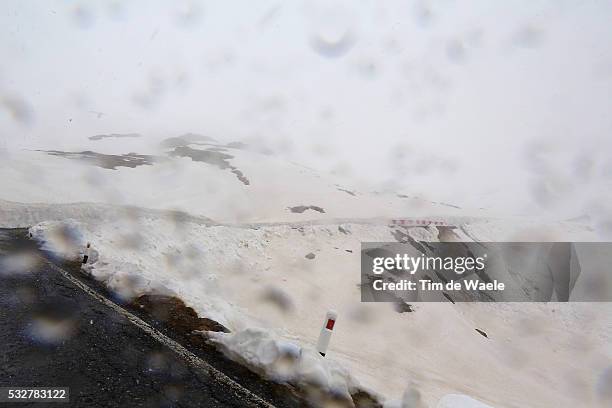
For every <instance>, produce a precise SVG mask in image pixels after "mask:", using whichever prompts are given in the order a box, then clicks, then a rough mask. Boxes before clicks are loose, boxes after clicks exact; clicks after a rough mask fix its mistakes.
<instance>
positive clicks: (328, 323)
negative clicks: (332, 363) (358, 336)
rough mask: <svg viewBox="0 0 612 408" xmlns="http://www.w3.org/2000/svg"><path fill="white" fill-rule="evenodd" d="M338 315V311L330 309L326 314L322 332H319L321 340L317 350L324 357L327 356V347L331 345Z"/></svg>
mask: <svg viewBox="0 0 612 408" xmlns="http://www.w3.org/2000/svg"><path fill="white" fill-rule="evenodd" d="M337 317H338V313H336V312H335V311H333V310H330V311H328V312H327V314H326V315H325V322H324V323H323V328H322V329H321V334H319V341H317V351H318V352H319V354H320V355H322V356H323V357H325V353H327V347H328V346H329V341H330V340H331V335H332V332H333V330H334V325H335V324H336V319H337Z"/></svg>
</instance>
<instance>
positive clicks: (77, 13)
mask: <svg viewBox="0 0 612 408" xmlns="http://www.w3.org/2000/svg"><path fill="white" fill-rule="evenodd" d="M72 19H73V21H74V23H75V24H76V26H77V27H79V28H82V29H87V28H90V27H91V26H92V25H93V23H94V20H95V16H94V14H93V12H92V11H91V10H90V9H89V7H88V6H86V5H84V4H79V5H77V6H76V7H75V8H74V10H73V11H72Z"/></svg>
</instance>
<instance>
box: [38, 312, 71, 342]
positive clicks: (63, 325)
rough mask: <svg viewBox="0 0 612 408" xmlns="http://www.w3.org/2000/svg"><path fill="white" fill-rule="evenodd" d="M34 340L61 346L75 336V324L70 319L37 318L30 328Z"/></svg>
mask: <svg viewBox="0 0 612 408" xmlns="http://www.w3.org/2000/svg"><path fill="white" fill-rule="evenodd" d="M28 332H29V335H30V336H31V337H32V339H33V340H35V341H37V342H40V343H43V344H51V345H54V344H59V343H62V342H64V341H65V340H67V339H69V338H70V337H72V336H73V335H74V332H75V322H74V321H73V320H72V319H68V318H58V317H48V316H37V317H34V318H33V319H32V322H31V323H30V325H29V328H28Z"/></svg>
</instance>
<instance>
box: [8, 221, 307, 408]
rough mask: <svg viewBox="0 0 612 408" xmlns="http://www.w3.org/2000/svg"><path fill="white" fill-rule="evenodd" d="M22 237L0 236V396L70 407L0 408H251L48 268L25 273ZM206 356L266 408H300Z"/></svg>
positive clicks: (28, 268) (27, 249) (17, 233)
mask: <svg viewBox="0 0 612 408" xmlns="http://www.w3.org/2000/svg"><path fill="white" fill-rule="evenodd" d="M25 235H26V232H25V230H23V229H16V230H0V350H1V352H0V387H69V388H70V401H69V403H68V404H60V403H48V402H44V403H41V402H38V403H34V402H21V403H8V404H6V405H7V406H16V407H23V406H32V407H41V406H58V407H61V406H75V407H246V406H254V404H253V402H252V401H250V400H249V398H245V397H243V396H241V395H240V392H239V391H238V392H237V391H236V389H229V388H231V387H228V386H227V384H226V383H224V382H223V381H219V379H218V378H216V376H214V375H211V373H210V372H207V370H203V369H201V367H197V365H194V364H191V363H190V362H189V359H186V358H184V356H181V355H180V354H177V353H176V351H175V350H173V349H172V348H171V347H168V346H167V345H164V344H163V342H160V341H159V339H156V338H154V337H153V336H151V335H150V333H147V332H146V331H144V330H142V328H141V327H138V326H137V325H135V324H134V323H133V322H132V321H130V319H129V318H126V317H125V316H124V315H122V314H121V313H118V312H117V310H115V309H113V308H112V307H109V306H108V305H106V304H104V303H102V302H100V301H98V300H96V299H95V298H94V297H92V296H91V295H90V294H88V293H87V292H85V291H84V290H82V288H79V287H78V285H75V284H74V283H73V282H71V281H70V280H69V279H66V277H65V276H62V274H61V273H59V272H58V270H57V269H56V268H54V267H52V266H51V265H50V264H49V263H47V262H43V261H42V260H40V259H39V258H38V259H39V262H37V263H36V264H34V265H29V264H27V263H25V264H24V262H22V261H23V260H24V259H26V260H27V259H30V260H33V259H35V258H34V257H26V256H24V255H23V254H37V255H40V252H39V251H38V249H37V248H36V247H35V245H34V243H33V242H32V241H30V240H28V239H27V237H26V236H25ZM20 254H21V255H20ZM20 260H21V261H20ZM15 264H16V266H15ZM73 268H74V267H73ZM74 272H75V271H72V273H74ZM166 334H168V333H166ZM209 353H210V354H211V358H212V360H214V365H215V366H216V369H219V370H220V371H225V370H224V368H226V369H227V371H229V373H228V377H227V378H230V377H231V378H232V379H233V381H241V380H243V381H244V383H245V384H246V385H245V387H246V389H251V390H253V389H254V390H255V391H254V392H255V393H256V394H257V395H258V396H260V397H261V398H263V399H264V400H266V401H267V402H271V403H272V404H273V405H274V406H279V407H280V406H298V405H302V403H300V400H298V399H297V397H295V396H294V395H291V393H290V392H289V391H287V392H285V390H283V389H282V387H281V389H280V390H279V388H278V386H274V385H271V384H269V383H268V382H266V381H264V380H261V379H259V378H258V377H257V376H255V375H254V374H253V373H251V372H250V371H248V370H246V369H244V368H241V367H239V366H237V365H236V364H235V363H232V362H229V361H224V360H223V358H222V357H220V355H219V354H218V353H217V354H215V353H214V352H209ZM201 357H205V356H202V355H200V356H199V357H198V358H201ZM213 370H214V369H213ZM238 388H240V387H238ZM255 405H257V404H255Z"/></svg>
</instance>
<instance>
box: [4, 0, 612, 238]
mask: <svg viewBox="0 0 612 408" xmlns="http://www.w3.org/2000/svg"><path fill="white" fill-rule="evenodd" d="M4 9H5V11H4V12H3V13H2V15H0V33H1V35H0V52H2V55H3V56H4V59H3V60H4V64H3V66H2V67H1V68H0V100H1V104H0V106H1V109H0V117H1V118H2V120H1V121H0V146H1V147H3V148H8V149H18V148H22V147H27V148H37V149H47V150H71V151H75V150H82V149H81V148H82V147H83V146H82V142H83V141H85V140H86V138H88V137H91V136H96V135H101V134H132V133H138V134H142V135H145V136H146V137H153V138H157V139H163V138H167V137H171V136H177V135H180V134H184V133H189V132H193V133H199V134H202V135H207V136H212V137H214V138H216V139H217V140H220V141H223V142H225V143H227V142H230V141H245V142H248V143H250V144H251V145H253V146H256V148H257V149H259V150H260V151H265V152H269V153H273V154H276V155H279V156H282V157H283V158H286V159H289V160H294V161H297V162H300V163H303V164H305V165H308V166H310V167H313V168H315V169H318V170H320V171H323V172H328V171H331V172H334V173H335V175H336V177H339V178H340V179H341V180H342V181H343V182H345V183H346V184H348V185H357V186H359V187H362V186H367V188H368V189H371V190H392V191H397V192H400V193H410V194H418V195H422V196H423V197H425V198H428V199H432V200H441V201H453V202H455V203H456V204H458V205H462V206H470V207H474V208H479V207H486V208H490V209H495V210H500V211H506V212H508V213H511V214H557V215H558V216H559V217H561V218H563V217H579V216H584V215H588V216H589V217H590V218H591V219H592V221H593V222H594V224H595V225H596V226H597V228H598V229H599V230H600V231H601V232H602V233H603V234H606V235H607V234H609V233H610V218H609V214H610V212H611V211H610V208H609V204H607V203H609V202H610V200H609V197H608V196H607V193H606V191H610V190H611V189H610V177H611V176H612V162H611V161H610V160H611V159H610V157H609V154H608V153H607V152H609V151H610V150H611V149H610V147H611V146H610V143H609V140H610V138H609V134H610V130H611V126H612V124H611V123H610V120H609V118H608V117H609V115H608V112H609V111H610V108H611V106H610V104H611V103H610V97H609V95H610V94H611V93H612V50H611V49H610V47H609V44H608V41H607V38H610V35H611V34H612V33H611V32H610V30H612V29H611V28H610V25H609V24H608V22H609V16H610V13H611V11H612V10H611V6H610V4H609V3H607V2H586V3H576V2H557V1H550V2H549V1H542V2H528V1H525V2H518V3H515V2H513V3H512V4H497V5H496V6H495V7H493V5H491V3H490V2H487V1H474V2H471V3H470V5H469V7H466V6H465V5H464V4H461V3H459V2H454V1H417V2H404V1H389V2H369V3H360V4H359V5H355V4H354V3H353V2H349V1H337V2H327V1H315V2H295V3H291V4H283V3H277V2H271V1H268V2H258V3H257V4H256V5H254V4H252V3H251V2H246V1H245V2H231V3H225V2H195V1H194V2H190V1H187V2H183V1H181V2H172V3H167V2H146V3H145V2H138V1H135V2H128V3H126V2H116V1H106V2H95V3H92V2H76V3H70V2H67V3H65V2H28V3H23V2H19V1H9V2H6V3H5V4H4ZM119 140H121V142H124V141H125V142H127V138H124V139H117V141H118V142H119ZM121 153H129V152H128V151H123V152H121ZM136 153H143V152H136ZM502 186H503V187H502Z"/></svg>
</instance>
